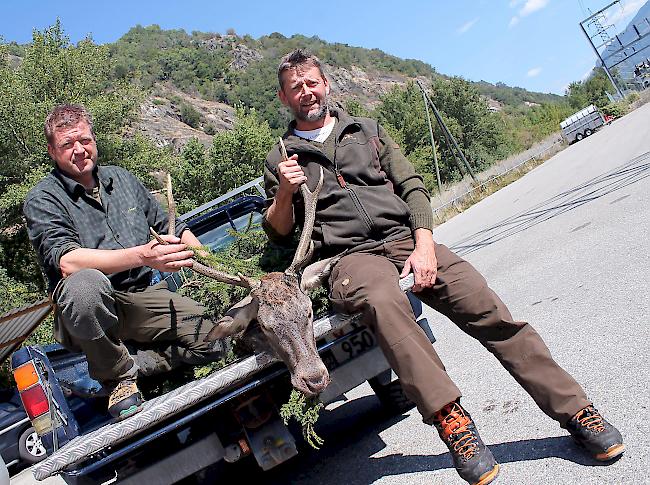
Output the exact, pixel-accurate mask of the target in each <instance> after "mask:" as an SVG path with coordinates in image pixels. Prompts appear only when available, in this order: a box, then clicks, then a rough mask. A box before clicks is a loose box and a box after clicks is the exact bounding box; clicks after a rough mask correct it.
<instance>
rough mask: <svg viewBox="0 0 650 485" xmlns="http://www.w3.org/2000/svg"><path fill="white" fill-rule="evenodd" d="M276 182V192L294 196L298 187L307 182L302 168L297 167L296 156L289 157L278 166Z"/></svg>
mask: <svg viewBox="0 0 650 485" xmlns="http://www.w3.org/2000/svg"><path fill="white" fill-rule="evenodd" d="M278 176H279V177H278V181H279V182H280V186H279V187H278V192H282V193H283V194H291V195H293V194H295V193H296V192H297V191H298V189H299V188H300V185H301V184H302V183H303V182H306V181H307V177H305V172H303V171H302V167H301V166H300V165H298V155H291V156H290V157H289V159H288V160H284V161H283V162H280V163H279V164H278Z"/></svg>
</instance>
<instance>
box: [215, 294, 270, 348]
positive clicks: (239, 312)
mask: <svg viewBox="0 0 650 485" xmlns="http://www.w3.org/2000/svg"><path fill="white" fill-rule="evenodd" d="M258 307H259V305H258V301H257V299H256V298H253V297H252V296H250V295H248V296H247V297H246V298H244V299H243V300H241V301H240V302H239V303H236V304H234V305H233V306H232V307H231V308H230V310H228V311H227V312H226V314H225V315H224V316H223V318H221V320H219V321H218V322H217V323H216V325H215V326H214V328H213V329H212V330H210V332H209V333H208V335H207V336H206V337H205V339H204V340H205V341H213V340H217V339H220V338H224V337H229V336H231V335H235V334H242V333H244V331H245V330H246V329H247V328H248V326H249V325H250V323H251V322H252V321H253V320H254V319H255V317H257V309H258Z"/></svg>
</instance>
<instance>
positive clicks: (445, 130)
mask: <svg viewBox="0 0 650 485" xmlns="http://www.w3.org/2000/svg"><path fill="white" fill-rule="evenodd" d="M418 84H420V81H418ZM420 87H421V88H422V85H421V84H420ZM422 92H423V93H424V97H425V98H426V100H427V101H428V103H429V105H430V106H431V109H432V110H433V115H434V116H435V117H436V121H438V124H439V125H440V127H441V128H442V132H443V133H444V134H445V137H446V138H447V140H448V141H451V144H452V145H453V147H454V148H456V151H457V152H458V154H459V155H460V157H461V159H462V160H463V163H464V164H465V168H467V171H468V172H469V175H470V176H471V177H472V180H473V181H474V182H477V179H476V175H474V171H473V170H472V167H471V166H470V165H469V162H468V161H467V158H465V154H464V153H463V151H462V150H461V149H460V147H459V146H458V143H457V142H456V139H455V138H454V135H452V134H451V131H449V129H448V128H447V125H445V122H444V120H443V119H442V116H441V115H440V113H439V112H438V108H436V105H435V104H433V101H431V98H429V95H428V94H427V93H426V91H424V89H422ZM452 153H453V149H452ZM454 156H455V155H454Z"/></svg>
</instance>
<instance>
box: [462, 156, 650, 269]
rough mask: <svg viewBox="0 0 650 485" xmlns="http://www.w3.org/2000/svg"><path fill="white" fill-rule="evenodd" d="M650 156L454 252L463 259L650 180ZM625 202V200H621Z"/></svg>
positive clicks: (474, 237)
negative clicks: (614, 193)
mask: <svg viewBox="0 0 650 485" xmlns="http://www.w3.org/2000/svg"><path fill="white" fill-rule="evenodd" d="M648 159H650V152H646V153H644V154H643V155H640V156H638V157H636V158H634V159H632V160H629V161H627V162H625V163H623V164H622V165H619V166H618V167H616V168H614V169H612V170H610V171H609V172H605V173H603V174H601V175H599V176H598V177H595V178H593V179H591V180H588V181H587V182H584V183H583V184H580V185H578V186H576V187H573V188H571V189H569V190H567V191H565V192H562V193H560V194H558V195H555V196H553V197H551V198H550V199H548V200H546V201H544V202H542V203H540V204H538V205H536V206H534V207H532V208H530V209H528V210H526V211H525V212H522V213H520V214H517V215H514V216H511V217H508V218H506V219H503V220H502V221H499V222H498V223H496V224H494V225H493V226H491V227H488V228H486V229H483V230H481V231H478V232H476V233H474V234H472V235H471V236H468V237H466V238H464V239H462V240H460V241H458V242H456V243H454V244H453V245H451V246H450V249H451V250H452V251H454V252H456V253H457V254H459V255H461V256H463V255H466V254H469V253H472V252H474V251H477V250H479V249H481V248H483V247H485V246H489V245H490V244H493V243H495V242H497V241H501V240H502V239H505V238H507V237H510V236H513V235H515V234H517V233H519V232H522V231H525V230H526V229H530V228H531V227H533V226H536V225H537V224H540V223H542V222H545V221H547V220H549V219H551V218H553V217H556V216H559V215H560V214H563V213H565V212H568V211H570V210H573V209H575V208H577V207H580V206H581V205H584V204H586V203H588V202H591V201H592V200H596V199H598V198H600V197H603V196H605V195H608V194H611V193H612V192H615V191H617V190H620V189H623V188H625V187H627V186H628V185H632V184H633V183H636V182H638V181H639V180H643V179H644V178H646V177H648V176H650V162H649V161H648ZM621 199H622V198H621Z"/></svg>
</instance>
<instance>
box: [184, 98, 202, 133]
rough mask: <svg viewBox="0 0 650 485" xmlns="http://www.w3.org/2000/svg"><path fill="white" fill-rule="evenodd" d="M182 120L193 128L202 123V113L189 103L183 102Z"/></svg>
mask: <svg viewBox="0 0 650 485" xmlns="http://www.w3.org/2000/svg"><path fill="white" fill-rule="evenodd" d="M181 121H182V122H183V123H185V124H186V125H188V126H191V127H192V128H198V127H199V125H200V124H201V114H200V113H199V112H198V111H197V110H195V109H194V107H193V106H191V105H189V104H187V103H181Z"/></svg>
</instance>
